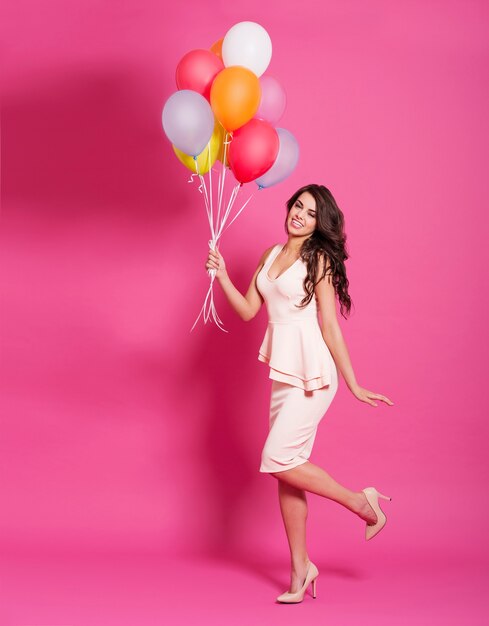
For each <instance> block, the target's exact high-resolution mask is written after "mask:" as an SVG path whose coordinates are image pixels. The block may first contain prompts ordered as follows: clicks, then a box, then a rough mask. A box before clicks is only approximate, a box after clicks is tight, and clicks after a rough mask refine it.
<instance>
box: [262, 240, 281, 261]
mask: <svg viewBox="0 0 489 626" xmlns="http://www.w3.org/2000/svg"><path fill="white" fill-rule="evenodd" d="M278 245H279V244H278V243H274V244H273V246H270V247H269V248H267V249H266V250H265V252H264V253H263V254H262V256H261V259H260V264H262V265H263V264H264V263H265V261H266V260H267V259H268V256H269V255H270V254H271V253H272V250H273V249H274V248H276V247H277V246H278Z"/></svg>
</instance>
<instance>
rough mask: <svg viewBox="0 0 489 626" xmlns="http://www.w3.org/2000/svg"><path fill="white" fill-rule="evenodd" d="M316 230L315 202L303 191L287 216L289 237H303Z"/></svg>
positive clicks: (312, 197)
mask: <svg viewBox="0 0 489 626" xmlns="http://www.w3.org/2000/svg"><path fill="white" fill-rule="evenodd" d="M315 229H316V201H315V200H314V196H312V195H311V194H310V193H309V192H308V191H304V192H303V193H301V195H300V196H299V197H298V198H297V200H296V201H295V202H294V205H293V207H292V208H291V209H290V211H289V215H288V216H287V230H288V232H289V235H296V236H298V237H305V236H308V235H312V233H313V232H314V230H315Z"/></svg>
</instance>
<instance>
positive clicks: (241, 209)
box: [222, 192, 255, 234]
mask: <svg viewBox="0 0 489 626" xmlns="http://www.w3.org/2000/svg"><path fill="white" fill-rule="evenodd" d="M254 195H255V192H253V193H252V194H251V196H250V197H249V198H248V200H246V202H245V203H244V204H243V206H242V207H241V208H240V209H239V211H238V212H237V213H236V215H235V216H234V217H233V219H232V220H231V221H230V222H229V224H228V225H227V226H226V228H225V229H224V230H223V231H222V234H224V232H225V231H226V230H227V229H228V228H229V227H230V226H231V224H232V223H233V222H234V220H235V219H236V218H237V217H238V215H239V214H240V213H241V212H242V211H243V209H244V208H245V206H246V205H247V204H248V202H249V201H250V200H251V198H253V196H254Z"/></svg>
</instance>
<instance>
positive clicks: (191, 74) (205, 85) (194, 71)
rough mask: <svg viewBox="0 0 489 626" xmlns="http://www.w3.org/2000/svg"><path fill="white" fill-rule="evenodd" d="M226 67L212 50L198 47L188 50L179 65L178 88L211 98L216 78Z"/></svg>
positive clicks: (177, 74) (177, 73) (177, 72)
mask: <svg viewBox="0 0 489 626" xmlns="http://www.w3.org/2000/svg"><path fill="white" fill-rule="evenodd" d="M223 69H224V64H223V62H222V59H220V58H219V57H218V56H216V55H215V54H214V53H213V52H211V51H210V50H204V49H203V48H202V49H201V48H197V49H196V50H191V51H190V52H187V54H185V55H184V56H183V57H182V59H181V60H180V62H179V64H178V65H177V71H176V75H175V78H176V81H177V87H178V89H191V90H192V91H196V92H197V93H200V94H201V95H202V96H204V98H207V100H210V93H211V86H212V82H213V80H214V78H215V77H216V76H217V75H218V74H219V72H220V71H221V70H223Z"/></svg>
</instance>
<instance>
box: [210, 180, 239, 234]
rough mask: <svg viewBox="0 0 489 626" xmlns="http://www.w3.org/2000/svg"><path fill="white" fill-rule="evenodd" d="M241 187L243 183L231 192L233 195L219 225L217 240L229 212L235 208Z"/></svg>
mask: <svg viewBox="0 0 489 626" xmlns="http://www.w3.org/2000/svg"><path fill="white" fill-rule="evenodd" d="M241 187H242V184H241V183H238V184H237V185H236V187H235V188H234V189H233V191H232V193H231V197H230V198H229V202H228V206H227V208H226V213H225V214H224V217H223V218H222V221H221V224H220V225H219V228H218V231H217V234H216V241H217V240H218V239H219V238H220V237H221V234H222V231H223V228H224V225H225V224H226V221H227V219H228V217H229V213H230V212H231V209H232V208H233V204H234V202H235V200H236V198H237V196H238V193H239V190H240V189H241Z"/></svg>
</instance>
